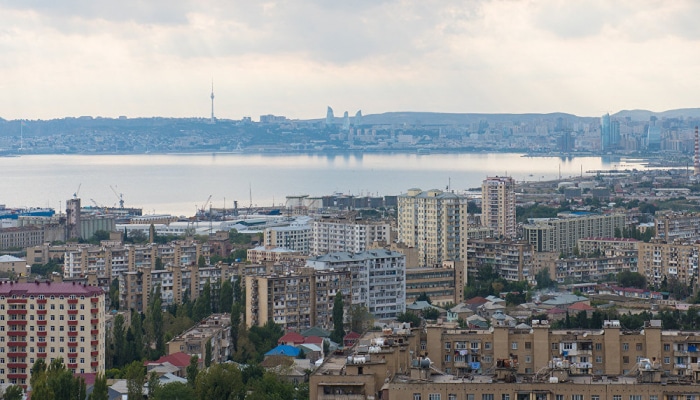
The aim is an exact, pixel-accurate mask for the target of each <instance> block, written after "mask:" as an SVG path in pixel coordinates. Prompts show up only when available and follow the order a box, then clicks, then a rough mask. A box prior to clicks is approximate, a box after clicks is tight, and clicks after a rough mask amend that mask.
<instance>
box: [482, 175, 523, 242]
mask: <svg viewBox="0 0 700 400" xmlns="http://www.w3.org/2000/svg"><path fill="white" fill-rule="evenodd" d="M481 225H483V226H485V227H487V228H491V229H493V231H494V233H495V234H496V235H498V236H503V237H505V238H509V239H512V238H514V237H515V235H516V225H517V223H516V220H515V180H514V179H513V178H511V177H509V176H496V177H488V178H486V180H484V182H483V183H482V184H481Z"/></svg>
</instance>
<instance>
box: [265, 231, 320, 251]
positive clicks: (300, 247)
mask: <svg viewBox="0 0 700 400" xmlns="http://www.w3.org/2000/svg"><path fill="white" fill-rule="evenodd" d="M263 236H264V243H265V247H268V248H275V247H281V248H285V249H288V250H292V251H297V252H300V253H302V254H308V253H309V250H310V248H311V240H312V233H311V226H310V225H308V224H293V225H290V226H275V227H271V228H267V229H265V231H264V234H263Z"/></svg>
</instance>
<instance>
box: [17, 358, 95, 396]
mask: <svg viewBox="0 0 700 400" xmlns="http://www.w3.org/2000/svg"><path fill="white" fill-rule="evenodd" d="M30 384H31V386H32V399H34V400H49V399H51V400H53V399H55V400H84V399H85V397H86V396H87V394H86V390H85V380H83V378H80V377H74V376H73V373H72V372H71V371H70V370H68V369H66V367H65V366H64V365H63V359H62V358H57V359H55V360H53V361H51V364H49V365H48V366H47V365H46V363H45V362H44V361H43V359H39V360H37V362H35V363H34V365H33V366H32V377H31V379H30Z"/></svg>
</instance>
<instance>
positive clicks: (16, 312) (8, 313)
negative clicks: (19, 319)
mask: <svg viewBox="0 0 700 400" xmlns="http://www.w3.org/2000/svg"><path fill="white" fill-rule="evenodd" d="M26 313H27V310H7V315H24V314H26Z"/></svg>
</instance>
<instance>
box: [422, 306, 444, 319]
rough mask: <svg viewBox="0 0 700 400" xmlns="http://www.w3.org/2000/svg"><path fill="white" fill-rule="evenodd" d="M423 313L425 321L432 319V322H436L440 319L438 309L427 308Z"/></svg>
mask: <svg viewBox="0 0 700 400" xmlns="http://www.w3.org/2000/svg"><path fill="white" fill-rule="evenodd" d="M421 313H422V314H423V318H425V319H430V320H435V319H438V317H440V311H439V310H438V309H437V308H433V307H425V308H424V309H423V310H422V311H421Z"/></svg>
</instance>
